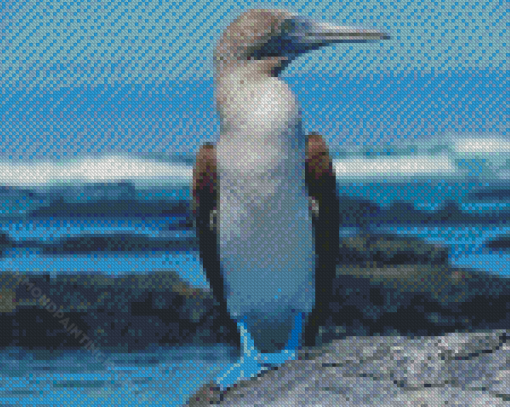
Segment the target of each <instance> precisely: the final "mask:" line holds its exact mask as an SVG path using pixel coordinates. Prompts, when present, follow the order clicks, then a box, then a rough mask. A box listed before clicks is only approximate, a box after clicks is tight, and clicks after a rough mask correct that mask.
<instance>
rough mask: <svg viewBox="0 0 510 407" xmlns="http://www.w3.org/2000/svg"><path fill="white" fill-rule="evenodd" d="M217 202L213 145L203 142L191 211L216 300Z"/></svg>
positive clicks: (219, 291) (219, 281)
mask: <svg viewBox="0 0 510 407" xmlns="http://www.w3.org/2000/svg"><path fill="white" fill-rule="evenodd" d="M217 202H218V174H217V167H216V151H215V146H214V145H213V144H204V145H202V146H201V147H200V150H199V151H198V154H197V161H196V163H195V167H194V168H193V214H194V216H195V219H196V231H197V237H198V246H199V251H200V259H201V260H202V265H203V268H204V270H205V273H206V277H207V279H208V280H209V285H210V286H211V289H212V291H213V295H214V296H215V297H216V299H217V300H218V301H219V302H225V300H226V298H225V295H224V289H223V278H222V276H221V268H220V260H219V251H218V233H217V230H216V229H217V228H216V224H215V216H214V214H215V213H216V210H217Z"/></svg>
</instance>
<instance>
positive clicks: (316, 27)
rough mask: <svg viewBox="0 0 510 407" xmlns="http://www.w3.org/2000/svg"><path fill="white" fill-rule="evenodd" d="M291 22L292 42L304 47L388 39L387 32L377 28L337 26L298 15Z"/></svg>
mask: <svg viewBox="0 0 510 407" xmlns="http://www.w3.org/2000/svg"><path fill="white" fill-rule="evenodd" d="M292 22H293V24H292V25H293V29H292V31H291V33H290V35H291V36H292V37H293V42H294V41H295V42H296V44H299V45H302V46H304V47H305V48H307V47H310V48H316V47H319V46H324V45H328V44H335V43H341V42H372V41H380V40H388V39H390V36H389V35H388V34H386V33H384V32H382V31H379V30H374V29H364V28H358V27H346V26H337V25H334V24H330V23H324V22H318V21H313V20H308V19H305V18H302V17H300V16H296V17H294V18H293V19H292Z"/></svg>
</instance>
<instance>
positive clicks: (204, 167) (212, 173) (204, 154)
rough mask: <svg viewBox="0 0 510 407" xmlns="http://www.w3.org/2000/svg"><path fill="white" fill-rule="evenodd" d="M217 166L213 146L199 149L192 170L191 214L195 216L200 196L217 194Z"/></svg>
mask: <svg viewBox="0 0 510 407" xmlns="http://www.w3.org/2000/svg"><path fill="white" fill-rule="evenodd" d="M216 171H217V165H216V151H215V148H214V144H204V145H202V146H201V147H200V149H199V151H198V154H197V160H196V163H195V167H194V168H193V214H194V215H196V214H197V211H198V207H199V205H200V196H201V195H203V194H204V193H205V194H208V195H209V194H210V195H211V196H212V195H216V193H217V179H218V177H217V172H216Z"/></svg>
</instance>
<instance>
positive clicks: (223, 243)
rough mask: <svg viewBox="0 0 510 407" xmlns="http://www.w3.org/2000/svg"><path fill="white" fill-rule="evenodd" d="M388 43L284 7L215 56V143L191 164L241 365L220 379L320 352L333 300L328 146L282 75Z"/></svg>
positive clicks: (228, 39)
mask: <svg viewBox="0 0 510 407" xmlns="http://www.w3.org/2000/svg"><path fill="white" fill-rule="evenodd" d="M388 38H389V35H387V34H385V33H383V32H381V31H378V30H375V29H361V28H355V27H345V26H336V25H333V24H330V23H326V22H318V21H314V20H312V19H309V18H306V17H304V16H300V15H298V14H296V13H293V12H290V11H287V10H281V9H251V10H248V11H246V12H244V13H242V14H241V15H240V16H239V17H237V18H236V19H235V20H234V21H233V22H232V23H231V24H230V25H229V26H228V27H227V28H226V29H225V30H224V32H223V34H222V36H221V38H220V40H219V41H218V43H217V45H216V48H215V50H214V98H215V103H216V110H217V113H218V115H219V119H220V135H219V140H218V141H217V142H216V143H210V142H208V143H204V144H203V145H202V146H201V147H200V148H199V151H198V153H197V157H196V162H195V165H194V168H193V181H192V190H193V192H192V197H193V198H192V199H193V205H192V207H193V213H194V216H195V219H196V231H197V237H198V242H199V253H200V260H201V262H202V266H203V269H204V271H205V274H206V277H207V280H208V282H209V285H210V288H211V291H212V294H213V297H214V299H215V301H216V303H217V305H218V307H219V308H218V309H219V313H220V317H219V320H221V321H222V322H223V323H225V324H226V325H228V323H229V320H230V323H231V324H232V322H235V326H236V327H237V331H238V334H239V335H240V336H239V343H240V344H241V342H242V349H241V358H240V360H239V362H238V363H236V364H234V365H233V366H231V367H229V368H228V369H227V371H226V372H222V373H221V374H220V375H219V376H218V377H217V378H216V379H215V383H216V384H217V385H218V386H219V388H220V389H226V388H229V387H232V386H233V385H235V383H237V382H238V381H239V380H243V379H248V378H250V377H254V376H256V375H258V374H260V373H261V372H262V371H264V370H267V369H269V368H274V367H277V366H278V365H280V364H282V363H284V362H286V361H287V360H291V359H293V358H295V357H296V351H298V350H299V349H301V348H302V346H314V345H315V343H316V338H317V335H318V333H319V327H320V326H321V325H323V324H324V321H325V318H326V315H327V306H328V304H329V302H330V300H331V295H332V294H331V283H332V281H333V279H334V277H335V270H336V263H337V259H338V251H339V228H340V208H339V196H338V191H337V187H336V178H335V172H334V169H333V165H332V160H331V157H330V154H329V150H328V147H327V145H326V143H325V141H324V139H323V137H322V136H321V135H319V134H317V133H311V134H309V135H305V133H304V131H303V125H302V119H301V110H300V107H299V103H298V100H297V97H296V95H295V94H294V93H293V92H292V90H291V89H290V87H289V86H288V85H287V84H286V83H285V82H284V81H283V80H281V79H280V78H279V75H280V73H281V72H282V71H283V70H284V69H285V68H286V67H287V66H288V65H289V63H291V62H292V61H293V60H294V59H295V58H297V57H298V56H299V55H301V54H304V53H306V52H309V51H313V50H316V49H319V48H320V47H323V46H326V45H329V44H335V43H342V42H372V41H379V40H383V39H388Z"/></svg>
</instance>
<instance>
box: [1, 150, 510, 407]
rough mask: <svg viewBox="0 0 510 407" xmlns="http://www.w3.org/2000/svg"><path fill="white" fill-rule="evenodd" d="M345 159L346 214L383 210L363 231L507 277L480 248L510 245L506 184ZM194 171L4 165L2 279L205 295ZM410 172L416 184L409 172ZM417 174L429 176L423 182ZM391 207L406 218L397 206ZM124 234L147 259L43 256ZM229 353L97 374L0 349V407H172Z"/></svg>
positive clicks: (105, 366) (159, 164)
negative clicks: (114, 280)
mask: <svg viewBox="0 0 510 407" xmlns="http://www.w3.org/2000/svg"><path fill="white" fill-rule="evenodd" d="M457 154H458V156H461V154H459V153H457ZM339 156H340V158H335V160H334V165H335V170H336V172H337V175H338V178H339V184H338V189H339V193H340V194H341V196H342V202H346V201H348V202H350V205H351V206H350V207H351V208H352V204H353V203H354V204H356V203H360V204H362V203H367V202H369V203H370V204H371V205H372V206H375V207H377V208H379V209H378V210H376V211H375V214H376V218H370V219H372V223H370V222H368V224H365V226H364V227H365V230H366V229H367V228H368V229H369V230H370V231H371V232H372V233H393V234H398V235H409V236H414V237H420V238H423V239H424V240H425V241H427V242H430V243H438V244H442V245H446V246H448V248H449V249H450V262H451V264H452V265H454V266H457V267H469V268H476V269H480V270H483V271H485V272H487V273H488V274H494V275H500V276H510V253H509V252H508V251H506V252H505V251H504V250H494V249H491V250H488V249H487V248H486V247H485V244H486V243H487V242H488V241H490V240H491V239H495V238H498V237H500V236H505V235H509V234H510V223H509V222H510V218H509V217H508V216H507V215H508V213H509V212H508V209H509V208H510V187H509V186H508V185H507V184H505V183H504V182H501V181H500V180H499V181H498V180H495V181H493V182H481V181H480V180H475V179H471V180H469V179H467V178H466V177H458V178H456V177H455V174H456V170H457V167H456V166H455V163H457V164H458V166H462V165H463V164H462V163H463V161H462V159H459V157H458V156H457V157H455V155H454V152H449V153H447V154H444V155H443V156H440V157H439V158H437V157H434V156H432V157H431V156H426V155H424V156H419V155H416V154H415V155H412V154H411V155H409V154H408V156H407V157H406V156H405V155H404V153H402V152H398V151H397V152H392V153H391V154H385V155H384V156H382V157H383V158H378V157H381V156H380V155H377V151H376V152H373V151H369V152H367V151H363V150H362V151H358V152H353V151H351V152H345V151H344V152H343V156H342V155H340V154H339ZM403 156H404V157H403ZM406 160H407V161H406ZM480 160H481V161H486V158H480ZM192 162H193V160H192V159H191V158H186V159H183V157H177V158H175V157H174V158H172V157H169V158H166V159H162V158H161V157H160V158H154V157H152V158H148V157H126V156H105V157H95V158H88V159H83V160H78V159H76V160H70V161H68V162H65V161H61V162H59V163H58V164H55V162H50V161H46V162H44V161H41V162H32V163H29V164H25V163H23V162H17V163H13V162H12V161H11V162H6V163H2V164H0V166H1V165H3V171H2V172H1V174H2V175H0V177H4V179H3V180H1V179H0V183H1V184H3V187H1V188H0V202H1V213H0V231H1V232H3V233H4V234H5V235H6V236H7V237H8V239H9V240H10V241H11V242H12V243H13V244H12V245H11V247H10V248H6V249H5V250H4V252H3V256H2V257H0V269H1V270H3V271H7V270H9V271H19V272H20V273H30V274H32V273H34V274H39V273H41V274H42V273H44V274H50V275H57V274H59V273H94V274H105V275H109V276H121V275H123V274H126V273H143V274H146V273H151V272H153V271H164V270H168V271H170V270H176V271H178V273H179V274H180V275H181V277H182V278H183V279H185V280H186V281H188V282H189V283H190V284H192V285H195V286H197V287H207V281H206V279H205V276H204V273H203V270H202V268H201V265H200V261H199V257H198V253H197V251H196V247H194V246H193V244H189V241H190V238H193V237H194V236H195V234H194V230H193V228H191V227H190V225H191V224H190V219H191V218H190V213H189V199H190V190H189V184H190V180H191V171H192V167H191V165H192ZM410 163H414V166H413V165H410ZM420 165H421V167H420ZM408 167H410V168H411V172H412V177H411V176H409V174H406V172H405V171H406V168H408ZM98 168H99V169H101V171H97V169H98ZM140 168H141V169H142V170H140ZM416 168H418V169H419V168H423V169H424V170H423V171H424V172H427V171H428V173H426V174H425V175H423V174H418V175H416ZM383 169H386V171H387V175H388V176H387V177H386V179H384V171H383ZM431 169H433V170H434V172H435V173H434V174H430V172H431ZM356 171H357V172H361V175H360V174H357V173H356ZM399 171H400V176H395V174H397V175H398V174H399ZM407 171H409V170H407ZM148 174H149V176H148ZM356 175H357V176H356ZM27 180H30V183H28V184H27V182H26V181H27ZM466 180H468V181H467V182H466ZM16 181H17V182H16ZM23 181H25V182H23ZM396 203H397V204H398V203H400V206H397V207H396V206H392V205H395V204H396ZM448 203H449V205H450V206H451V205H453V206H454V207H455V210H456V211H457V218H455V220H453V221H439V222H437V221H436V222H430V223H429V224H424V223H422V220H420V219H419V218H418V216H417V215H416V214H417V213H418V214H419V213H427V214H431V213H435V212H437V211H440V210H441V208H443V209H444V208H445V205H446V204H448ZM112 208H114V209H113V210H112ZM116 208H120V209H119V211H120V213H116V212H117V210H116ZM392 208H393V209H395V208H400V209H399V210H400V212H399V213H395V216H394V218H393V219H391V218H390V221H388V219H387V217H386V220H385V221H384V222H382V221H380V220H377V214H378V213H379V214H380V213H388V212H384V211H392ZM406 210H407V213H406V212H405V211H406ZM381 211H383V212H381ZM393 212H396V211H393ZM372 213H374V211H372ZM438 213H439V212H438ZM413 219H415V221H413ZM399 220H401V221H399ZM351 222H352V221H351ZM367 225H368V226H367ZM358 226H359V225H356V224H354V225H353V224H349V222H347V223H346V224H344V225H343V227H342V228H341V229H340V230H339V233H340V235H342V236H349V235H354V234H356V233H358V232H359V231H360V230H361V228H360V227H358ZM119 234H121V235H122V236H124V238H125V239H124V241H126V242H129V241H130V240H132V241H133V242H135V244H133V245H131V247H135V248H136V247H137V245H136V242H140V241H143V242H144V244H145V245H146V246H145V247H146V248H147V249H146V250H128V249H124V250H123V249H122V248H120V249H119V250H117V251H103V250H99V249H98V248H96V250H94V249H90V250H79V251H76V250H75V251H74V252H73V250H69V252H65V251H64V252H59V253H56V254H54V253H53V252H51V251H50V253H48V252H47V251H45V247H58V246H59V245H62V244H63V243H65V242H66V241H69V239H73V238H76V237H78V236H86V235H88V236H97V235H101V236H105V235H119ZM137 239H138V240H137ZM140 239H142V240H140ZM168 239H172V240H175V241H182V242H183V245H182V248H178V249H176V250H168V249H165V248H164V247H161V246H162V245H161V244H159V243H158V242H162V241H165V240H168ZM187 242H188V243H187ZM127 245H128V244H127V243H126V246H127ZM232 352H233V349H230V348H228V347H227V346H223V345H217V346H213V347H197V346H181V347H177V348H154V349H151V350H150V351H146V352H138V353H130V354H126V353H115V354H108V353H107V352H106V353H107V354H108V355H110V356H109V358H108V361H107V363H99V362H98V361H97V360H96V359H95V358H94V357H93V356H92V355H91V354H90V352H87V351H86V350H83V351H62V352H49V351H48V352H42V351H29V350H26V349H20V348H7V349H2V350H1V351H0V372H2V373H1V375H0V405H12V406H19V405H42V406H54V405H57V404H59V405H86V406H99V405H106V404H115V403H119V404H122V405H147V404H151V405H170V406H176V405H180V404H182V403H184V402H185V401H186V400H187V397H189V395H190V394H191V393H193V391H195V390H196V389H197V388H199V387H200V386H201V384H203V383H205V382H206V381H208V380H209V379H211V378H212V377H215V375H217V373H218V372H219V371H220V369H222V368H223V369H225V368H226V367H227V366H228V364H229V363H233V362H234V361H235V357H234V356H232V355H233V353H232Z"/></svg>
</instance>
